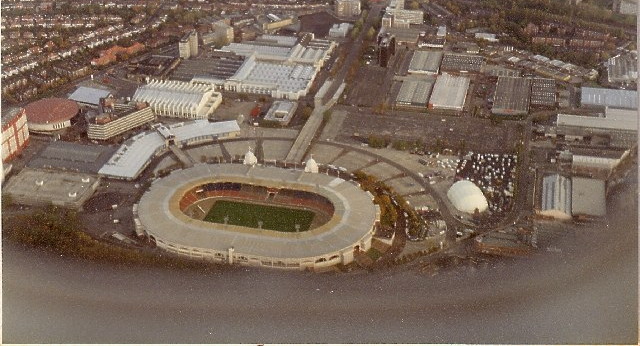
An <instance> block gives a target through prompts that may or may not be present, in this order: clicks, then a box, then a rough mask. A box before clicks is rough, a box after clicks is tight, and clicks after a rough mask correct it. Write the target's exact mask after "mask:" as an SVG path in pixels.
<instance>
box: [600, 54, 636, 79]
mask: <svg viewBox="0 0 640 346" xmlns="http://www.w3.org/2000/svg"><path fill="white" fill-rule="evenodd" d="M637 79H638V57H637V55H635V54H634V55H632V54H626V55H618V56H615V57H613V58H610V59H609V60H608V61H607V80H608V81H609V83H631V82H635V81H636V80H637Z"/></svg>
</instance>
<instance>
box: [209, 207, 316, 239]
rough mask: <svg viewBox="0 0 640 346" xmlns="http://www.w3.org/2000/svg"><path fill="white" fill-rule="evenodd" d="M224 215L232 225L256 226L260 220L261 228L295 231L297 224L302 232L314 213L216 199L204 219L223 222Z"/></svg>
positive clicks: (308, 224) (309, 223)
mask: <svg viewBox="0 0 640 346" xmlns="http://www.w3.org/2000/svg"><path fill="white" fill-rule="evenodd" d="M225 216H228V217H229V219H228V222H227V223H228V224H232V225H237V226H244V227H252V228H258V221H262V222H263V224H262V228H263V229H269V230H273V231H279V232H295V231H296V226H295V225H296V224H299V225H300V231H301V232H302V231H306V230H308V229H309V227H310V226H311V222H312V221H313V218H314V216H315V214H314V212H312V211H309V210H302V209H292V208H285V207H276V206H271V205H262V204H251V203H244V202H235V201H216V203H215V204H214V205H213V207H211V209H210V210H209V213H207V216H205V218H204V221H209V222H215V223H224V218H225Z"/></svg>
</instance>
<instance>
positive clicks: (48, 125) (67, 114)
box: [24, 97, 80, 133]
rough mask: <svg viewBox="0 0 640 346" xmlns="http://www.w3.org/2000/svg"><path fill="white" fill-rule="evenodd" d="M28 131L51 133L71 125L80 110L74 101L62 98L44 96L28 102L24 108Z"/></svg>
mask: <svg viewBox="0 0 640 346" xmlns="http://www.w3.org/2000/svg"><path fill="white" fill-rule="evenodd" d="M24 109H25V111H26V113H27V124H28V126H29V131H32V132H41V133H51V132H55V131H59V130H62V129H65V128H67V127H70V126H71V119H73V118H74V117H75V116H76V115H78V113H79V112H80V107H78V104H77V103H76V102H75V101H72V100H68V99H63V98H55V97H53V98H45V99H40V100H38V101H34V102H31V103H29V104H28V105H27V106H26V107H25V108H24Z"/></svg>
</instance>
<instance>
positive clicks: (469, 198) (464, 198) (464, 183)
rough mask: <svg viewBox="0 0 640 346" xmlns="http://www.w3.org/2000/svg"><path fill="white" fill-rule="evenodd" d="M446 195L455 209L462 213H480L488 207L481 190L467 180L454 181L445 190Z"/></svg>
mask: <svg viewBox="0 0 640 346" xmlns="http://www.w3.org/2000/svg"><path fill="white" fill-rule="evenodd" d="M447 197H448V198H449V201H450V202H451V204H453V206H454V207H455V208H456V209H458V210H459V211H461V212H464V213H469V214H473V213H475V212H476V211H477V212H479V213H482V212H484V211H486V210H487V208H489V203H488V202H487V198H486V197H485V196H484V194H483V193H482V190H480V188H479V187H478V186H476V184H474V183H473V182H471V181H469V180H460V181H457V182H456V183H454V184H453V185H452V186H451V187H450V188H449V191H447Z"/></svg>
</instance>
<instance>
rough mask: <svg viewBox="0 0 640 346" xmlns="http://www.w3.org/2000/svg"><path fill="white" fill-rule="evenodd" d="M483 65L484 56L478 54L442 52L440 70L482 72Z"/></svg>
mask: <svg viewBox="0 0 640 346" xmlns="http://www.w3.org/2000/svg"><path fill="white" fill-rule="evenodd" d="M484 65H485V58H484V57H482V56H480V55H467V54H450V53H447V54H444V56H443V57H442V63H441V64H440V70H441V71H447V72H462V73H464V72H482V69H483V68H484Z"/></svg>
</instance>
